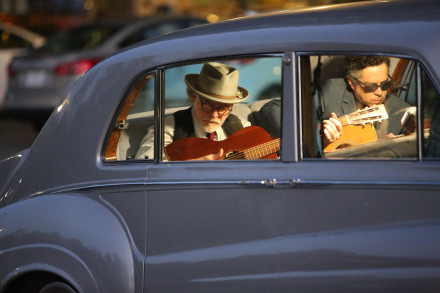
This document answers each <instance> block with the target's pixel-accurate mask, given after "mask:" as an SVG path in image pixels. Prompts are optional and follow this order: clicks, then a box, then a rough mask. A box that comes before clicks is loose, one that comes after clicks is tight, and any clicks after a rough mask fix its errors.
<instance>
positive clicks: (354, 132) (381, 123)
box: [299, 55, 439, 159]
mask: <svg viewBox="0 0 440 293" xmlns="http://www.w3.org/2000/svg"><path fill="white" fill-rule="evenodd" d="M299 60H300V64H301V75H300V76H301V109H302V140H303V144H302V145H303V149H302V152H303V158H306V159H307V158H325V159H344V158H345V159H348V158H361V159H362V158H364V159H365V158H374V159H418V158H419V151H420V150H419V148H418V139H420V141H422V143H421V145H422V150H423V152H424V155H425V156H436V155H435V154H434V153H435V151H434V149H435V147H434V145H435V141H434V139H435V138H436V137H438V135H435V134H433V135H430V134H432V133H433V132H435V130H433V129H432V122H433V121H434V120H435V119H438V118H436V116H438V115H436V112H435V111H434V110H433V109H435V106H436V104H438V102H439V97H438V92H437V91H436V89H435V88H434V86H433V84H432V82H431V81H430V80H429V78H428V76H427V75H426V73H425V72H424V71H423V70H422V69H421V68H420V66H419V64H418V63H417V62H416V61H415V60H411V59H406V58H395V57H387V56H383V55H381V56H371V55H348V56H342V55H336V56H328V55H314V56H301V57H300V58H299ZM418 72H420V74H418ZM418 84H420V85H421V86H420V89H419V88H418V87H419V86H418ZM419 110H421V111H419ZM419 113H422V115H423V120H419V118H418V115H420V114H419ZM417 121H423V125H421V127H418V126H417ZM430 124H431V129H430ZM434 124H435V125H436V126H435V127H436V128H438V122H436V123H434ZM430 136H431V137H430ZM437 146H438V142H437Z"/></svg>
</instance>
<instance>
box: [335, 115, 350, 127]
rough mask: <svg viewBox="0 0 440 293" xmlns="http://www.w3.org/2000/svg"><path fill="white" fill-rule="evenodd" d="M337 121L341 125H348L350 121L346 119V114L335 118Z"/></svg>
mask: <svg viewBox="0 0 440 293" xmlns="http://www.w3.org/2000/svg"><path fill="white" fill-rule="evenodd" d="M337 119H338V121H339V122H341V124H342V126H347V125H350V121H349V120H348V117H347V115H344V116H341V117H338V118H337Z"/></svg>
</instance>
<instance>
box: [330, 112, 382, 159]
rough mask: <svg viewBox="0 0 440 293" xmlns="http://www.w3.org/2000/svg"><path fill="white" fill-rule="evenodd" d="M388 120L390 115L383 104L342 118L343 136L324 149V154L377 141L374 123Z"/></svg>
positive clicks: (340, 120) (340, 118)
mask: <svg viewBox="0 0 440 293" xmlns="http://www.w3.org/2000/svg"><path fill="white" fill-rule="evenodd" d="M385 119H388V113H387V111H386V109H385V106H384V105H383V104H381V105H375V106H371V107H368V108H364V109H361V110H357V111H355V112H353V113H351V114H349V115H345V116H341V117H339V118H338V121H339V122H341V124H342V135H341V136H340V137H339V138H338V139H337V140H336V141H334V142H332V143H330V144H329V145H327V146H326V147H325V148H324V151H323V152H324V153H328V152H332V151H335V150H338V149H342V148H346V147H350V146H354V145H358V144H363V143H367V142H373V141H377V135H376V129H375V128H374V126H373V123H374V122H381V121H382V120H385Z"/></svg>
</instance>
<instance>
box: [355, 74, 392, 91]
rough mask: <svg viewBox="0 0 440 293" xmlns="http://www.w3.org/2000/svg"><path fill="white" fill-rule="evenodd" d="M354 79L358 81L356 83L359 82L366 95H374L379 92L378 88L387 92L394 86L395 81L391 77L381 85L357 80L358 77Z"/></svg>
mask: <svg viewBox="0 0 440 293" xmlns="http://www.w3.org/2000/svg"><path fill="white" fill-rule="evenodd" d="M353 79H354V80H356V82H358V83H359V84H360V85H361V86H362V89H363V90H364V92H365V93H374V92H375V91H377V89H378V88H380V89H381V90H383V91H386V90H388V89H389V88H390V87H391V86H392V85H393V80H392V79H391V77H388V79H387V80H385V81H383V82H381V83H380V84H377V83H364V82H362V81H360V80H359V79H357V78H356V77H353Z"/></svg>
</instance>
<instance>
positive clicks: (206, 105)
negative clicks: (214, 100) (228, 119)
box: [199, 96, 232, 116]
mask: <svg viewBox="0 0 440 293" xmlns="http://www.w3.org/2000/svg"><path fill="white" fill-rule="evenodd" d="M199 99H200V104H201V105H202V110H203V112H205V113H212V112H214V110H216V111H217V113H218V115H220V116H224V115H227V114H229V113H230V112H231V111H232V105H227V104H225V105H222V106H218V107H215V106H214V105H213V104H211V103H210V102H208V100H207V99H205V98H202V97H200V96H199Z"/></svg>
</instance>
